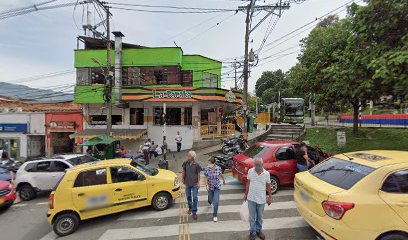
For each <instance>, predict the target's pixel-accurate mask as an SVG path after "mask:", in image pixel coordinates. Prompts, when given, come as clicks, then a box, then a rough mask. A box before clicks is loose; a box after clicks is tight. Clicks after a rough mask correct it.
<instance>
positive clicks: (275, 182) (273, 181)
mask: <svg viewBox="0 0 408 240" xmlns="http://www.w3.org/2000/svg"><path fill="white" fill-rule="evenodd" d="M271 187H272V194H275V193H276V192H277V191H278V189H279V179H278V178H277V177H275V176H271Z"/></svg>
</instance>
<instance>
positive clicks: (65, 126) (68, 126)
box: [50, 122, 75, 130]
mask: <svg viewBox="0 0 408 240" xmlns="http://www.w3.org/2000/svg"><path fill="white" fill-rule="evenodd" d="M50 128H52V129H61V130H74V129H75V122H50Z"/></svg>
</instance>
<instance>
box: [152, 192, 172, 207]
mask: <svg viewBox="0 0 408 240" xmlns="http://www.w3.org/2000/svg"><path fill="white" fill-rule="evenodd" d="M170 202H171V198H170V196H169V194H167V193H158V194H156V196H154V198H153V204H152V205H153V208H154V209H156V210H158V211H163V210H166V209H167V208H168V207H169V206H170Z"/></svg>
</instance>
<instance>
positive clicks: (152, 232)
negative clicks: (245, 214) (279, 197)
mask: <svg viewBox="0 0 408 240" xmlns="http://www.w3.org/2000/svg"><path fill="white" fill-rule="evenodd" d="M189 225H190V229H189V232H190V233H191V234H199V233H217V232H218V233H220V232H247V231H248V228H249V224H248V223H246V222H243V221H240V220H234V221H220V222H218V223H214V222H212V221H209V222H197V223H190V224H189ZM306 226H308V224H307V223H306V222H305V221H304V220H303V218H302V217H284V218H274V219H264V224H263V229H264V230H279V229H293V228H302V227H306ZM178 229H179V225H178V224H175V225H167V226H161V227H159V228H158V227H142V228H124V229H110V230H107V231H106V232H105V233H104V234H102V236H101V237H100V238H99V240H112V239H115V240H126V239H141V238H146V239H149V238H151V239H154V238H159V237H166V236H177V235H178Z"/></svg>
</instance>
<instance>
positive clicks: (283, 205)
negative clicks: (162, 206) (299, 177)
mask: <svg viewBox="0 0 408 240" xmlns="http://www.w3.org/2000/svg"><path fill="white" fill-rule="evenodd" d="M241 198H242V195H241ZM240 208H241V205H226V206H222V205H221V206H219V207H218V213H235V212H239V210H240ZM292 208H296V205H295V202H294V201H286V202H275V203H273V204H271V205H270V206H267V205H266V206H265V211H272V210H279V209H292ZM211 211H212V210H211V208H209V207H208V204H207V205H206V206H202V207H200V206H199V207H198V210H197V214H207V213H211ZM177 216H179V209H177V208H171V209H167V210H166V211H162V212H143V213H141V214H137V213H135V212H132V213H125V214H124V215H123V216H122V217H120V218H119V219H118V220H120V221H135V220H142V219H152V218H165V217H177Z"/></svg>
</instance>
